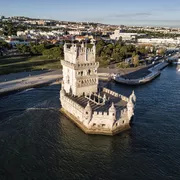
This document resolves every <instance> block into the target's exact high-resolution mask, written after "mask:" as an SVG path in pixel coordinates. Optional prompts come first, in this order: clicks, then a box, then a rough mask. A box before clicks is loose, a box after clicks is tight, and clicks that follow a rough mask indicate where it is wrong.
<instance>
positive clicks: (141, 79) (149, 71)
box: [112, 62, 168, 85]
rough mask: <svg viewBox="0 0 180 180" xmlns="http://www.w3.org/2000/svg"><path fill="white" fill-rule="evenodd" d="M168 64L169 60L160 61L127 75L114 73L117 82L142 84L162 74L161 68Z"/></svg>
mask: <svg viewBox="0 0 180 180" xmlns="http://www.w3.org/2000/svg"><path fill="white" fill-rule="evenodd" d="M166 66H168V63H167V62H160V63H157V64H155V65H153V66H152V65H151V66H148V67H146V68H142V69H140V70H137V71H135V72H132V73H129V74H126V75H118V74H115V75H113V77H112V78H113V79H114V80H115V81H116V82H119V83H123V84H127V85H140V84H144V83H147V82H150V81H152V80H153V79H155V78H156V77H157V76H159V75H160V74H161V70H162V69H163V68H165V67H166Z"/></svg>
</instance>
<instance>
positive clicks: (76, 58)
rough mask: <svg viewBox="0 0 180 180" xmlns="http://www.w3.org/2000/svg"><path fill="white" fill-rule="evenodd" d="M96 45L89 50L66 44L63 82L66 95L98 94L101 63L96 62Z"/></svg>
mask: <svg viewBox="0 0 180 180" xmlns="http://www.w3.org/2000/svg"><path fill="white" fill-rule="evenodd" d="M95 54H96V51H95V44H94V45H93V47H92V48H87V46H84V44H82V45H81V46H78V45H77V44H74V43H72V44H64V60H61V64H62V66H63V82H64V90H65V92H66V93H70V90H72V95H75V96H82V95H83V94H85V95H87V94H92V93H96V92H97V86H98V75H97V68H98V67H99V63H98V62H96V61H95Z"/></svg>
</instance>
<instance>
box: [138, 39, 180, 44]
mask: <svg viewBox="0 0 180 180" xmlns="http://www.w3.org/2000/svg"><path fill="white" fill-rule="evenodd" d="M137 42H138V43H150V44H179V43H180V39H179V38H177V39H173V38H141V39H138V40H137Z"/></svg>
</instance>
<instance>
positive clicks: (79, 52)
mask: <svg viewBox="0 0 180 180" xmlns="http://www.w3.org/2000/svg"><path fill="white" fill-rule="evenodd" d="M64 54H65V58H64V60H65V61H67V62H70V63H74V64H76V63H81V64H83V63H87V62H91V63H93V62H95V56H96V46H95V44H94V45H93V47H92V48H87V46H86V45H84V44H82V45H81V46H78V45H77V44H67V43H65V44H64Z"/></svg>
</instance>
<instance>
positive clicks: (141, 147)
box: [0, 67, 180, 180]
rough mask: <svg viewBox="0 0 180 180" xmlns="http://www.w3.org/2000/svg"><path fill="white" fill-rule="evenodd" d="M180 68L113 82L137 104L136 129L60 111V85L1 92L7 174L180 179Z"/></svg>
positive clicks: (0, 160)
mask: <svg viewBox="0 0 180 180" xmlns="http://www.w3.org/2000/svg"><path fill="white" fill-rule="evenodd" d="M179 84H180V72H178V71H176V68H175V67H167V68H166V69H164V70H163V71H162V74H161V75H160V76H159V77H158V78H157V79H155V80H154V81H152V82H151V83H148V84H145V85H141V86H137V87H130V86H124V85H120V84H116V83H114V82H112V83H111V84H110V88H112V89H114V90H116V91H117V92H121V93H123V94H125V95H129V94H130V93H131V91H132V90H133V89H134V90H135V94H136V96H137V106H136V110H135V118H134V120H133V125H132V129H131V130H129V131H126V132H124V133H121V134H119V135H116V136H113V137H108V136H96V135H86V134H84V133H83V132H82V131H81V130H80V129H79V128H77V127H76V126H75V125H74V124H73V123H72V122H71V121H69V120H68V119H67V118H66V117H64V116H63V115H62V114H60V112H59V107H60V104H59V89H60V86H59V85H52V86H49V87H43V88H39V89H30V90H27V91H23V92H19V93H16V94H11V95H9V96H4V97H1V98H0V180H3V179H9V180H14V179H17V180H21V179H23V180H26V179H27V180H29V179H38V180H39V179H43V180H46V179H49V180H56V179H60V180H65V179H67V180H73V179H77V180H79V179H80V180H81V179H83V180H86V179H87V180H88V179H91V180H96V179H97V180H106V179H107V180H113V179H114V180H116V179H117V180H119V179H122V180H124V179H125V180H126V179H127V180H134V179H136V180H150V179H152V180H169V179H172V180H176V179H177V180H179V179H180V85H179Z"/></svg>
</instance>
